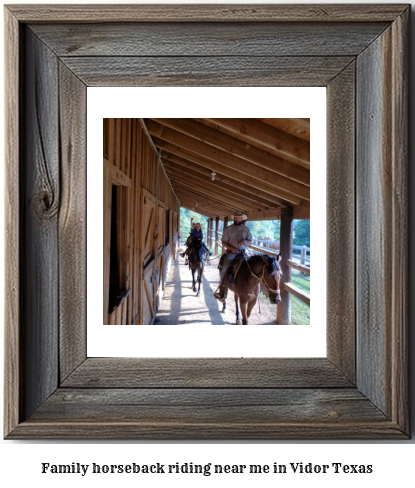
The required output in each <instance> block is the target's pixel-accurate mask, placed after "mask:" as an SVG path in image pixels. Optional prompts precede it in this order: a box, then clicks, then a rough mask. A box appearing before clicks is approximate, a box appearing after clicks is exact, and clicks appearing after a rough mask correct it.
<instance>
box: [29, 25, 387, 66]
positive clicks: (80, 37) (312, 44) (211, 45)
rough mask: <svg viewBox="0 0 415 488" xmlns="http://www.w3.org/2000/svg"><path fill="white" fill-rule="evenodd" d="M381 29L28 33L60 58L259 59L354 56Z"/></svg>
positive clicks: (122, 28)
mask: <svg viewBox="0 0 415 488" xmlns="http://www.w3.org/2000/svg"><path fill="white" fill-rule="evenodd" d="M387 27H388V24H387V23H386V22H379V23H370V24H368V23H358V24H357V23H342V24H335V23H312V24H310V23H303V24H297V23H293V24H289V25H288V24H274V23H272V24H269V23H255V24H253V23H242V24H241V23H233V24H232V23H229V24H228V23H226V24H214V23H193V24H184V23H169V24H161V23H147V24H82V25H80V24H78V25H76V24H56V25H52V26H51V25H49V24H46V25H34V26H32V29H33V31H34V32H35V33H36V35H37V36H39V37H40V38H41V39H42V41H43V42H44V43H45V44H47V45H48V46H49V47H50V49H51V50H53V52H55V53H56V54H57V55H58V56H60V57H66V56H71V57H74V56H75V57H79V56H116V57H124V56H205V55H206V53H207V52H209V56H227V57H228V56H260V57H264V56H287V55H289V56H356V55H358V54H359V53H360V52H361V51H362V50H363V49H365V47H366V46H367V45H368V44H370V43H371V42H373V41H374V40H375V39H376V37H378V36H379V35H380V34H381V33H382V32H383V31H384V30H385V29H386V28H387ZM298 32H301V35H298ZM323 39H324V40H323Z"/></svg>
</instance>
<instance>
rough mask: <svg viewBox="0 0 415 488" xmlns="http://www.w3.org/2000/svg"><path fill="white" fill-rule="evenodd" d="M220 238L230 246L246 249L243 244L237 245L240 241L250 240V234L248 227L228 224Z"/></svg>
mask: <svg viewBox="0 0 415 488" xmlns="http://www.w3.org/2000/svg"><path fill="white" fill-rule="evenodd" d="M222 240H223V241H225V242H228V243H229V244H230V245H231V246H233V247H236V249H246V246H245V245H239V243H240V242H241V241H249V243H251V241H252V235H251V232H250V231H249V229H248V227H245V226H244V225H242V224H241V225H235V224H232V225H229V226H228V227H226V229H225V230H224V231H223V235H222Z"/></svg>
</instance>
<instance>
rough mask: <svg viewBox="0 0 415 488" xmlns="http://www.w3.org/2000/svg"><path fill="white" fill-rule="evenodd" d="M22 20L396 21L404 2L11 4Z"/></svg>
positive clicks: (404, 8) (15, 13)
mask: <svg viewBox="0 0 415 488" xmlns="http://www.w3.org/2000/svg"><path fill="white" fill-rule="evenodd" d="M7 8H8V9H9V10H10V12H11V13H12V14H13V15H14V16H15V17H16V18H17V19H18V20H19V21H20V22H28V23H29V22H33V23H39V22H48V23H58V22H79V23H85V22H99V23H108V22H122V23H128V22H168V23H170V22H279V21H284V22H287V21H289V22H367V21H368V20H369V19H370V21H372V22H393V21H394V20H395V19H396V17H398V16H399V15H400V14H402V13H403V12H404V11H405V10H407V5H404V4H397V5H396V4H386V5H380V4H374V5H370V4H364V5H300V6H296V5H236V4H235V5H215V6H212V5H99V6H98V5H82V8H80V7H79V5H59V6H58V5H41V4H40V5H36V6H28V5H8V7H7Z"/></svg>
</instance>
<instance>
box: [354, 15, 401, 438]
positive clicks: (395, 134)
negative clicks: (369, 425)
mask: <svg viewBox="0 0 415 488" xmlns="http://www.w3.org/2000/svg"><path fill="white" fill-rule="evenodd" d="M407 24H408V17H407V15H404V16H402V17H401V18H399V19H398V20H397V22H396V23H395V24H394V26H393V27H392V26H391V28H390V29H388V31H386V32H385V33H384V35H383V36H382V37H381V38H380V39H379V40H378V41H377V42H376V43H373V44H372V45H371V46H370V47H369V48H368V49H367V51H366V52H365V53H363V54H362V56H361V57H360V58H359V60H358V73H357V74H358V77H357V83H358V87H359V97H358V99H357V102H358V108H359V117H358V134H359V136H358V137H359V138H358V144H359V145H358V148H359V150H358V154H357V168H358V174H359V175H360V178H359V179H358V191H357V198H358V204H359V205H358V220H357V231H358V233H359V235H361V236H362V238H361V239H359V242H358V248H357V269H358V297H359V298H358V302H357V304H358V322H357V326H358V328H357V333H358V334H359V336H360V337H359V342H358V343H359V345H360V347H359V348H358V350H357V353H358V356H357V360H358V362H359V363H360V365H361V366H360V367H359V370H358V387H359V388H360V389H361V391H362V392H364V393H365V394H367V395H368V396H369V397H370V398H372V399H373V401H374V402H375V403H376V404H377V405H378V406H379V408H381V409H382V410H383V411H384V412H385V413H386V414H387V415H389V416H390V417H391V418H393V419H395V420H397V421H398V422H400V424H401V425H402V426H403V429H408V424H407V418H408V415H407V410H408V392H407V386H405V385H407V376H406V371H407V364H408V357H407V340H408V338H407V326H406V324H407V310H408V305H407V302H406V294H405V292H404V290H406V289H407V280H408V270H407V254H408V242H407V236H408V231H407V204H406V201H407V165H406V164H405V163H406V161H407V78H406V73H407V70H406V66H407V47H406V41H405V39H406V37H405V36H404V35H399V36H397V32H400V34H402V33H403V32H404V31H405V27H404V25H407ZM398 37H399V41H398V40H397V38H398ZM374 165H375V166H374ZM376 170H377V171H376ZM363 209H364V210H363ZM363 229H364V232H363ZM368 347H370V348H371V350H372V351H373V354H371V355H369V356H368V355H367V354H365V353H364V350H365V349H366V348H368ZM398 385H399V386H398ZM404 419H406V420H404Z"/></svg>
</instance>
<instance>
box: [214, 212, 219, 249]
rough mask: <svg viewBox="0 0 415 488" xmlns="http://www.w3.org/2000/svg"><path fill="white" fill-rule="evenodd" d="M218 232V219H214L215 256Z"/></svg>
mask: <svg viewBox="0 0 415 488" xmlns="http://www.w3.org/2000/svg"><path fill="white" fill-rule="evenodd" d="M218 230H219V217H218V216H216V219H215V255H216V254H218V240H219V239H218V237H219V236H218Z"/></svg>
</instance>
